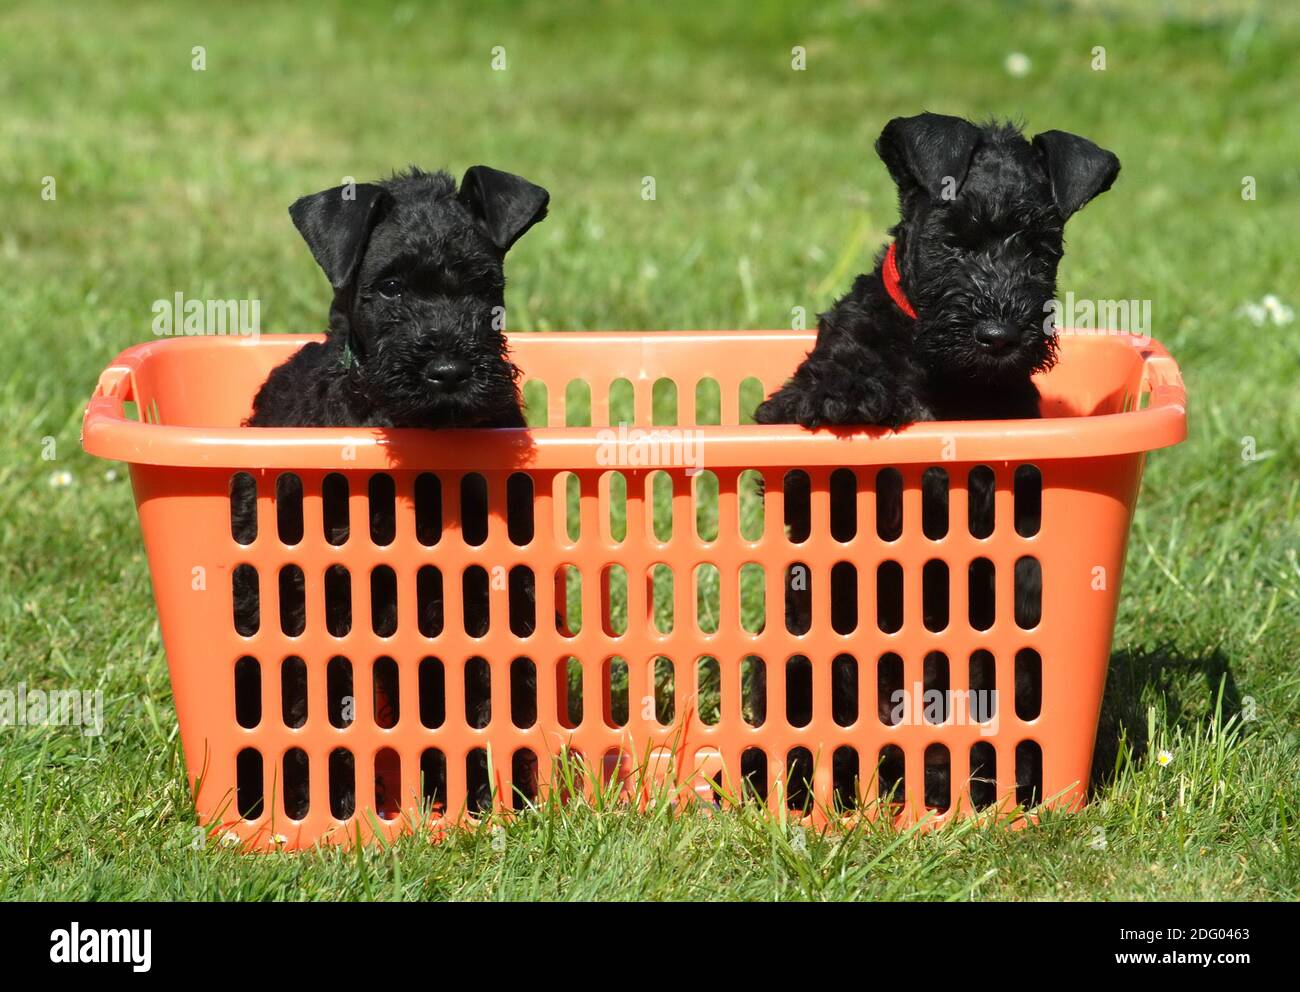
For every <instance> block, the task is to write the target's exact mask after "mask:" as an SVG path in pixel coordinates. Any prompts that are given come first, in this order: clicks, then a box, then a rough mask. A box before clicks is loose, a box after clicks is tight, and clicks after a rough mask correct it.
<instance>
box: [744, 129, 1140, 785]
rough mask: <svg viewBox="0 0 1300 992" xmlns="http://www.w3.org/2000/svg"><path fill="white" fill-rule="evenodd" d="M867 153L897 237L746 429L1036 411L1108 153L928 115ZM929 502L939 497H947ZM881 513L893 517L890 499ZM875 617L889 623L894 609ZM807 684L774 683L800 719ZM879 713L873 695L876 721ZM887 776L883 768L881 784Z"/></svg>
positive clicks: (987, 511)
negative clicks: (1067, 240)
mask: <svg viewBox="0 0 1300 992" xmlns="http://www.w3.org/2000/svg"><path fill="white" fill-rule="evenodd" d="M876 152H877V154H879V155H880V157H881V159H882V160H883V161H884V163H885V165H886V167H887V168H888V169H889V174H890V176H891V177H892V178H893V180H894V182H895V183H896V184H897V186H898V199H899V212H900V214H901V217H900V220H899V223H898V224H897V225H896V226H895V227H894V228H893V229H892V231H891V232H890V233H891V234H892V235H893V239H894V240H893V241H892V242H891V243H890V244H889V245H887V246H886V247H884V248H882V249H881V251H880V252H879V254H878V255H877V257H876V265H875V268H874V269H873V271H871V272H869V273H865V274H863V275H860V276H858V278H857V280H856V281H855V282H854V284H853V288H852V290H851V291H850V292H849V294H848V295H847V296H845V297H843V298H842V299H841V300H839V302H837V303H836V304H835V305H834V307H832V308H831V309H830V310H829V311H828V312H826V313H824V314H821V315H820V318H819V325H818V331H817V341H816V344H815V345H814V347H813V350H812V351H811V352H810V353H809V355H808V356H807V358H806V359H805V360H804V362H803V363H802V364H801V365H800V366H799V368H798V369H797V370H796V371H795V373H794V376H793V378H792V379H791V380H790V381H789V382H787V383H786V384H785V385H784V386H782V387H781V388H780V389H779V390H777V391H776V392H775V393H773V394H772V396H771V397H769V398H768V399H767V400H766V401H765V402H764V403H762V404H761V405H760V406H759V407H758V410H757V411H756V412H755V414H754V417H755V420H757V421H758V422H759V423H763V424H780V423H795V424H802V425H803V426H805V427H808V428H818V427H823V426H832V425H880V426H885V427H891V428H897V427H901V426H903V425H904V424H908V423H912V422H914V421H922V420H984V419H1004V418H1005V419H1011V418H1026V417H1036V416H1038V390H1037V389H1036V388H1035V386H1034V384H1033V382H1032V381H1031V378H1030V377H1031V376H1032V375H1033V374H1034V373H1036V372H1041V371H1044V370H1046V369H1048V368H1050V367H1051V366H1052V364H1053V363H1054V362H1055V360H1056V337H1055V334H1054V328H1053V327H1052V323H1051V314H1052V313H1053V312H1054V311H1053V308H1052V307H1051V306H1050V302H1051V301H1052V300H1053V299H1054V297H1055V295H1056V270H1057V265H1058V264H1059V263H1060V260H1061V256H1062V253H1063V230H1064V227H1065V222H1066V221H1067V220H1068V219H1069V218H1070V216H1071V215H1072V214H1074V213H1075V211H1077V210H1079V209H1080V208H1081V207H1082V206H1083V205H1084V204H1086V203H1087V202H1088V201H1089V200H1091V199H1092V198H1093V197H1095V196H1097V195H1098V194H1099V193H1102V192H1104V191H1105V190H1107V189H1109V188H1110V186H1111V184H1112V183H1113V182H1114V181H1115V177H1116V175H1118V173H1119V160H1118V159H1117V158H1116V157H1115V156H1114V155H1113V154H1111V153H1110V152H1108V151H1105V150H1104V149H1102V148H1099V147H1097V146H1096V145H1094V144H1093V143H1092V142H1090V141H1088V140H1087V139H1085V138H1081V137H1079V136H1077V135H1073V134H1067V133H1066V132H1064V131H1045V132H1043V133H1041V134H1039V135H1036V136H1035V137H1034V138H1033V140H1032V141H1029V140H1026V139H1025V138H1024V136H1023V135H1022V134H1021V132H1020V130H1019V129H1018V128H1017V127H1015V126H1014V125H1012V124H1009V123H1008V124H1000V123H990V124H986V125H983V126H977V125H975V124H972V123H971V122H969V121H966V120H962V119H961V118H958V117H947V116H943V115H939V114H920V115H919V116H916V117H898V118H894V119H893V120H891V121H890V122H889V123H888V124H887V125H886V126H885V129H884V130H883V131H882V132H881V135H880V138H879V140H877V142H876ZM807 486H808V483H807V476H806V475H804V476H802V477H800V476H799V475H798V474H795V475H792V476H791V478H790V479H789V480H788V482H787V489H786V497H787V508H788V509H787V520H786V523H787V524H788V525H790V526H791V528H792V530H802V531H806V530H807V519H806V516H807V510H806V507H807V505H808V504H807V499H808V496H807ZM928 495H930V496H933V497H935V498H938V499H939V500H941V501H943V502H946V499H947V493H946V489H945V490H944V491H943V492H938V493H930V494H928ZM970 499H971V501H972V503H973V511H972V514H973V519H974V518H979V517H985V518H989V519H991V512H992V501H993V490H992V488H991V487H989V486H981V485H975V486H972V489H971V492H970ZM888 509H889V512H892V513H894V514H901V503H899V504H898V505H896V506H894V505H890V506H889V508H888ZM900 522H901V518H900ZM1017 584H1018V585H1019V583H1017ZM845 598H847V597H845ZM836 599H837V597H835V596H834V590H832V604H831V606H832V613H833V614H836V613H838V612H839V611H841V610H844V609H846V608H850V607H851V606H852V604H851V603H846V602H836ZM786 608H787V617H786V621H787V624H788V625H790V629H792V630H801V629H802V630H806V629H807V627H808V623H809V620H810V611H811V604H810V602H809V600H808V597H807V595H806V593H801V592H798V591H795V590H793V589H787V596H786ZM944 608H945V609H946V604H944ZM882 609H889V610H894V611H896V612H898V613H899V615H901V604H883V605H882ZM927 609H929V604H927ZM836 626H837V627H838V626H839V624H836ZM800 666H804V667H803V670H802V671H801V670H800ZM810 675H811V672H810V667H809V662H808V661H807V659H801V660H797V661H796V663H795V664H794V665H792V666H791V669H790V672H789V674H788V676H787V679H788V682H789V687H790V689H791V690H793V692H792V693H791V695H790V698H789V700H788V706H789V716H790V719H791V721H792V722H794V723H796V724H797V725H798V724H800V723H807V721H808V719H809V718H810V717H811V711H812V699H811V695H810V690H809V688H808V687H809V686H810V685H811V677H810ZM850 677H851V676H850V675H849V670H847V669H842V668H839V667H837V668H836V669H835V671H834V673H833V674H832V678H834V679H836V680H837V682H838V680H841V679H847V678H850ZM823 684H824V683H823ZM837 690H839V691H836V692H835V693H834V698H839V699H845V700H847V699H856V685H853V686H848V685H845V686H839V685H838V684H837ZM890 706H891V704H890V702H889V700H887V699H881V700H880V703H879V707H880V710H881V712H880V714H879V716H880V719H881V720H882V721H885V722H889V713H888V711H889V709H890ZM841 716H845V717H846V718H847V714H836V718H837V719H840V717H841ZM975 774H976V775H978V774H979V770H978V769H977V770H975ZM900 775H901V769H890V768H884V767H882V768H881V769H880V777H881V781H882V783H883V782H885V781H887V780H895V781H896V780H897V779H898V778H899V777H900ZM837 777H838V776H837ZM926 780H927V783H930V782H931V781H932V780H933V782H934V791H933V794H930V790H929V789H927V796H926V801H927V803H928V804H930V805H946V803H947V800H948V797H949V790H948V782H947V778H946V776H939V775H934V776H932V775H927V777H926ZM1040 798H1041V797H1040ZM932 800H933V801H932Z"/></svg>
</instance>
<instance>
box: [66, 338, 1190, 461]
mask: <svg viewBox="0 0 1300 992" xmlns="http://www.w3.org/2000/svg"><path fill="white" fill-rule="evenodd" d="M1060 333H1061V335H1062V336H1066V337H1070V338H1074V339H1077V340H1079V341H1081V342H1083V346H1084V347H1086V346H1087V342H1088V341H1089V340H1100V341H1108V342H1116V341H1118V342H1120V343H1122V344H1126V345H1129V346H1132V347H1134V348H1137V349H1139V350H1140V355H1141V357H1142V360H1143V373H1142V384H1143V391H1146V390H1149V392H1150V400H1149V405H1148V406H1147V407H1146V408H1144V409H1134V410H1130V411H1127V412H1123V413H1110V414H1100V415H1096V416H1082V417H1047V418H1041V419H1036V420H981V421H931V422H925V423H916V424H910V425H908V426H906V427H903V428H901V429H900V430H898V431H891V430H889V429H887V428H879V427H853V428H843V429H823V430H817V431H808V430H805V429H804V428H802V427H799V426H797V425H784V424H783V425H759V424H749V425H741V426H717V425H702V426H691V427H670V426H664V427H637V426H633V427H631V428H628V433H627V434H625V435H622V436H620V435H619V433H618V430H619V429H618V428H611V427H608V426H593V427H530V428H478V429H452V430H438V431H429V430H423V429H420V428H391V429H390V428H359V427H353V428H335V427H313V428H266V427H258V428H250V427H184V426H176V425H167V424H156V423H149V422H145V421H140V420H134V419H131V418H129V417H127V416H126V412H125V409H124V404H125V403H126V402H128V401H130V400H132V399H134V398H135V393H134V376H135V373H136V372H137V371H138V370H139V369H140V368H141V367H142V366H143V365H144V364H145V363H146V362H148V361H150V360H151V359H152V358H153V357H154V356H156V355H157V354H158V353H159V352H160V351H163V350H171V349H183V348H187V347H191V348H192V347H209V348H210V347H214V346H215V347H222V348H225V347H230V348H248V347H258V346H259V344H261V343H276V344H284V343H289V342H299V343H301V344H307V343H308V342H311V341H323V340H324V339H325V336H324V335H323V334H264V335H261V336H260V338H258V339H252V338H236V337H229V338H214V337H211V336H204V337H175V338H165V339H162V340H158V341H147V342H144V343H141V344H136V345H133V346H130V347H128V348H126V349H124V350H123V351H122V352H121V353H120V354H119V355H118V356H117V357H116V358H115V359H114V360H113V362H112V363H111V364H110V365H109V366H108V368H106V369H105V370H104V372H103V373H102V374H101V375H100V377H99V381H98V384H97V386H96V388H95V391H94V394H93V395H92V397H91V400H90V402H89V404H88V405H87V407H86V414H85V419H84V421H83V424H82V445H83V447H84V448H85V450H86V451H87V452H88V453H90V454H92V455H96V456H98V457H101V458H108V459H113V460H117V461H123V462H127V463H129V464H132V465H151V466H170V467H175V468H196V469H203V468H206V469H216V468H221V469H241V468H243V469H247V468H250V467H252V468H264V469H299V470H302V469H316V470H322V471H330V470H337V471H344V472H346V471H355V470H358V469H361V470H385V471H394V470H398V471H400V470H403V469H406V470H439V469H442V470H448V469H450V470H466V469H476V470H493V469H498V470H514V471H528V470H555V471H562V470H575V471H582V470H600V471H628V470H638V469H639V470H643V471H658V470H665V469H668V470H671V469H675V468H676V469H680V468H682V467H683V466H682V463H681V462H680V461H671V460H668V461H662V462H660V461H648V462H647V461H638V462H637V463H636V464H628V463H626V462H620V460H619V459H618V458H617V457H614V458H611V456H610V446H611V442H617V443H623V444H626V443H629V442H631V443H635V442H636V440H637V435H636V433H635V432H636V431H638V430H639V431H642V432H644V433H643V434H642V435H641V438H642V439H643V440H647V441H655V442H659V441H664V442H671V441H672V440H673V432H678V433H679V434H680V432H685V431H689V432H690V434H691V438H690V442H691V443H692V444H694V445H698V454H699V460H698V463H699V465H701V466H703V467H704V468H706V469H712V468H751V467H761V466H773V467H795V466H802V467H859V466H861V467H883V466H890V465H907V464H921V463H925V464H932V463H934V462H936V461H948V462H954V463H957V464H975V463H1007V462H1021V461H1044V460H1061V459H1076V458H1089V457H1105V456H1110V455H1131V454H1137V453H1144V452H1147V451H1152V450H1156V449H1158V448H1164V447H1169V446H1171V445H1174V444H1177V443H1179V442H1180V441H1182V440H1184V439H1185V438H1186V436H1187V426H1186V390H1185V388H1184V386H1183V382H1182V377H1181V373H1180V371H1179V368H1178V365H1177V363H1176V362H1175V360H1174V359H1173V358H1172V357H1171V356H1170V355H1169V353H1168V351H1166V350H1165V348H1164V347H1163V346H1162V345H1161V344H1160V343H1159V342H1157V341H1156V340H1154V339H1153V338H1149V337H1135V336H1132V335H1128V334H1123V333H1116V332H1097V331H1076V330H1062V331H1061V332H1060ZM520 337H524V338H526V339H527V340H528V342H529V346H530V347H537V346H539V345H540V346H545V345H547V344H551V343H555V344H559V343H561V342H563V343H565V344H568V343H571V342H572V341H573V340H574V339H575V338H579V337H581V338H584V339H586V340H588V341H589V342H590V343H593V344H597V343H603V344H609V345H614V344H617V345H623V346H625V347H629V348H631V347H638V346H645V345H653V344H654V343H655V342H656V341H657V342H659V343H661V344H662V343H663V342H664V340H665V338H673V339H676V340H678V341H679V342H680V341H681V340H682V339H686V340H688V341H697V342H699V343H701V344H718V343H722V342H725V343H728V344H730V345H733V346H734V345H736V344H742V343H744V342H745V341H746V340H763V341H771V340H774V339H775V340H789V341H793V342H800V343H806V344H808V345H809V346H811V344H812V343H813V341H814V340H815V338H816V332H815V331H648V332H638V331H544V332H526V333H524V334H521V335H520ZM1078 346H1079V345H1077V344H1076V345H1075V347H1078ZM791 371H793V369H791ZM628 378H633V377H632V376H628ZM647 378H648V377H644V376H642V377H638V379H637V380H634V381H638V380H639V381H646V379H647ZM651 447H652V448H657V447H658V445H657V444H655V445H652V446H651ZM953 451H955V452H957V457H951V456H950V453H951V452H953ZM651 453H653V452H651ZM688 467H689V466H688Z"/></svg>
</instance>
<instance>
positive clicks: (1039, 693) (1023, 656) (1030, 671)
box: [1015, 648, 1043, 721]
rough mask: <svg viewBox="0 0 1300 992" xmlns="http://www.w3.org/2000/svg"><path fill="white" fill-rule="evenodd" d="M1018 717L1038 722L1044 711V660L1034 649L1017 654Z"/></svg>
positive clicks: (1016, 693)
mask: <svg viewBox="0 0 1300 992" xmlns="http://www.w3.org/2000/svg"><path fill="white" fill-rule="evenodd" d="M1015 668H1016V681H1015V687H1016V692H1015V695H1016V699H1015V706H1016V716H1017V717H1018V718H1019V719H1021V720H1024V721H1030V720H1037V719H1038V716H1039V714H1040V713H1041V712H1042V709H1043V659H1042V657H1041V656H1040V655H1039V653H1038V652H1037V651H1035V650H1034V649H1033V648H1021V649H1020V650H1019V651H1017V652H1016V661H1015Z"/></svg>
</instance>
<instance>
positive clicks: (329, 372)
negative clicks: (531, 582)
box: [235, 166, 549, 809]
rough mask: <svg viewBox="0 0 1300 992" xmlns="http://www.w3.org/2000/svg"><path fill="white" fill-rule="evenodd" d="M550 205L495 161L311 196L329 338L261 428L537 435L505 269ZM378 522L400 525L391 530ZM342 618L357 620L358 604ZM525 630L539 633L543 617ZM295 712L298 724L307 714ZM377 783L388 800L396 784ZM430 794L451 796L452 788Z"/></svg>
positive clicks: (471, 614)
mask: <svg viewBox="0 0 1300 992" xmlns="http://www.w3.org/2000/svg"><path fill="white" fill-rule="evenodd" d="M548 202H549V195H548V194H547V192H546V190H544V189H542V188H541V187H539V186H535V185H533V184H532V183H530V182H528V181H526V180H524V179H522V178H520V177H518V176H513V175H510V174H509V173H504V172H498V171H497V170H495V169H489V168H487V167H486V166H475V167H474V168H472V169H470V170H469V171H467V172H466V173H465V176H464V179H463V180H462V182H461V186H460V189H459V191H458V190H457V188H456V183H455V180H454V179H452V177H451V176H449V175H448V174H447V173H445V172H432V173H430V172H423V171H421V170H420V169H417V168H414V167H412V168H410V169H409V170H408V171H406V172H403V173H396V174H394V175H393V176H392V177H391V178H390V179H387V180H385V181H382V182H379V183H374V184H370V183H365V184H356V185H352V186H346V187H345V186H340V187H336V188H334V189H329V190H324V191H322V192H320V193H316V194H314V195H313V196H308V197H304V198H302V199H300V200H298V201H297V202H296V203H294V205H293V206H292V207H290V211H289V212H290V215H291V216H292V218H293V221H294V224H295V226H297V228H298V230H299V232H300V233H301V234H302V236H303V238H304V240H306V242H307V244H308V246H309V247H310V248H311V251H312V254H313V255H314V256H315V258H316V260H317V262H319V263H320V266H321V268H322V269H323V270H324V272H325V274H326V276H327V277H328V278H329V280H330V284H331V286H332V287H333V290H334V299H333V303H332V305H331V307H330V319H329V334H328V337H327V339H326V340H325V341H324V342H323V343H311V344H307V345H305V346H303V348H302V349H300V350H299V351H298V352H296V353H295V354H294V355H293V357H291V358H290V359H289V360H288V361H286V362H285V363H284V364H282V365H280V366H279V367H278V368H276V369H274V370H273V371H272V372H271V374H270V376H269V377H268V378H267V380H266V382H265V383H264V384H263V386H262V387H261V389H260V390H259V391H258V393H257V396H256V397H255V398H254V400H253V413H252V416H250V417H249V418H248V420H247V425H248V426H250V427H416V428H439V427H444V428H449V427H523V426H524V416H523V412H522V410H521V408H520V401H519V391H518V387H517V380H518V377H519V370H518V369H517V368H516V367H515V365H514V364H513V363H512V362H511V361H510V358H509V355H508V352H507V347H506V338H505V334H504V333H503V331H504V326H505V322H504V315H505V298H504V292H505V275H504V270H503V261H504V257H505V254H506V252H507V251H508V250H509V248H510V246H511V245H513V244H514V242H515V241H516V240H518V238H519V237H520V236H521V235H522V234H523V233H524V232H525V231H527V230H528V228H530V227H532V225H534V224H536V223H537V222H538V221H540V220H542V219H543V218H544V217H545V216H546V210H547V205H548ZM511 498H512V500H513V499H514V497H513V496H512V497H511ZM464 502H465V504H466V505H465V506H464V507H463V510H464V512H466V513H471V512H478V513H481V514H483V515H486V503H487V494H486V491H483V492H466V493H465V494H464ZM254 512H255V508H254V507H253V506H252V505H251V504H250V505H248V506H243V507H241V506H236V507H235V517H236V520H235V527H236V532H238V531H239V528H240V516H241V514H242V515H243V516H244V517H246V518H248V522H251V518H252V514H253V513H254ZM531 512H532V507H531V506H523V507H515V506H513V505H512V506H511V507H510V513H511V515H512V517H513V516H514V515H515V514H516V513H523V514H528V515H530V516H531ZM378 523H379V524H380V525H381V526H383V525H385V524H386V525H387V529H391V523H392V522H391V521H378ZM486 592H487V591H486V589H482V590H476V589H469V588H467V589H466V591H465V593H466V594H465V607H466V609H465V626H466V632H467V633H468V634H470V635H471V636H481V635H482V634H484V633H486V631H487V626H488V615H487V595H486ZM298 593H299V595H298V597H297V601H298V602H299V603H301V602H302V599H301V589H300V590H298ZM517 593H522V594H523V595H525V596H526V597H527V599H528V600H529V603H530V605H531V601H532V598H533V590H532V589H531V588H527V589H523V590H516V589H513V588H512V601H513V598H514V597H515V595H516V594H517ZM253 595H254V593H253V592H252V590H251V589H247V588H246V589H240V588H237V589H236V590H235V599H236V606H235V610H236V615H237V616H238V615H239V613H240V610H241V607H242V608H243V609H244V610H245V611H247V610H248V609H250V606H251V604H250V602H249V600H250V599H251V597H252V596H253ZM297 609H298V612H300V613H301V612H302V608H301V607H298V608H297ZM336 609H339V610H347V611H348V612H349V614H350V604H348V603H346V602H341V603H340V604H339V605H338V607H336ZM396 609H397V604H396V602H377V603H376V604H375V610H376V619H375V626H376V629H387V628H389V627H395V625H396V623H395V621H396ZM425 610H426V612H427V613H428V614H429V615H428V616H423V615H422V616H421V617H420V618H419V623H420V627H421V629H427V628H430V627H432V626H433V624H434V623H435V622H437V621H439V620H440V617H441V614H442V603H441V601H440V600H438V599H436V598H435V597H431V598H430V600H429V601H428V602H427V603H426V604H425ZM303 620H304V618H303V617H302V616H297V617H290V618H289V620H288V622H289V623H290V624H291V625H292V626H291V628H290V629H301V628H302V626H303ZM326 622H327V625H328V626H329V628H330V629H338V628H345V627H346V626H347V623H348V622H350V617H349V618H344V617H336V616H330V617H326ZM439 625H440V624H439ZM517 633H523V634H528V633H532V628H531V621H530V623H529V625H528V629H527V630H524V631H517ZM521 671H522V670H521ZM514 672H515V669H514V668H512V682H518V681H519V679H521V678H522V679H523V681H522V682H521V683H520V684H512V687H511V691H512V694H513V695H514V696H515V698H525V699H531V698H535V692H536V689H535V686H534V685H532V684H531V682H532V680H530V679H527V678H524V677H523V676H515V675H514V674H513V673H514ZM478 688H479V690H480V691H479V692H477V693H475V694H473V697H474V698H476V699H479V700H481V701H482V702H481V703H480V704H479V710H480V712H477V713H471V714H467V718H468V719H469V720H470V722H471V723H472V724H473V725H474V726H485V725H486V723H487V720H488V714H487V712H486V711H485V708H486V707H488V706H490V703H489V702H488V693H487V691H486V688H485V687H483V686H479V687H478ZM378 705H380V706H381V707H382V706H384V705H386V702H385V701H383V700H380V701H379V702H378ZM289 716H290V718H291V722H292V720H293V719H294V718H295V715H294V714H289ZM303 717H305V713H303V714H297V715H296V718H297V719H299V720H300V719H301V718H303ZM442 785H443V786H445V783H442ZM336 786H337V788H335V787H336ZM331 788H332V791H335V792H336V794H339V795H340V796H341V797H342V798H343V803H344V805H345V806H351V805H352V802H353V793H352V784H351V782H350V781H345V780H340V781H339V782H337V783H333V784H332V787H331ZM377 788H378V791H379V792H380V793H381V794H382V792H383V785H382V782H381V783H378V786H377ZM426 788H429V789H431V790H432V791H433V792H435V793H437V792H439V791H440V790H439V783H426ZM479 793H480V794H478V795H474V796H471V797H470V802H471V805H472V806H473V807H475V808H480V809H481V808H486V807H487V806H488V805H490V794H489V793H488V786H486V785H484V786H483V788H482V789H480V790H479ZM390 798H393V799H395V798H396V797H390Z"/></svg>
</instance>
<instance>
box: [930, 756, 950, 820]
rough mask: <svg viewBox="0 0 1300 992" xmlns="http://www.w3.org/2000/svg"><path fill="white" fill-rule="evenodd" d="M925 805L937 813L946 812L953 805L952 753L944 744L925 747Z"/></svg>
mask: <svg viewBox="0 0 1300 992" xmlns="http://www.w3.org/2000/svg"><path fill="white" fill-rule="evenodd" d="M924 766H925V767H924V781H925V805H926V808H927V809H931V810H934V811H935V812H936V813H946V812H947V811H948V810H949V808H950V807H951V806H952V783H953V774H952V772H953V769H952V755H951V754H950V753H949V751H948V748H947V747H945V746H944V745H943V744H939V743H937V742H936V743H934V744H931V745H930V746H929V747H927V748H926V749H925V761H924Z"/></svg>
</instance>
